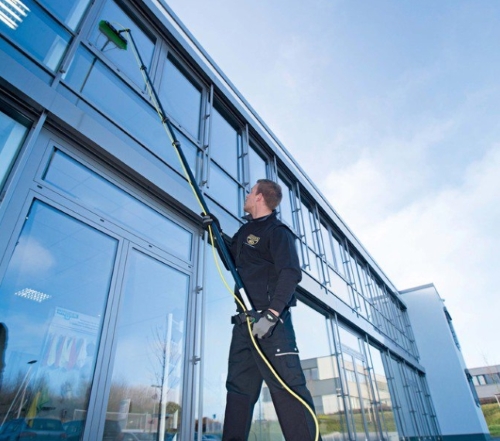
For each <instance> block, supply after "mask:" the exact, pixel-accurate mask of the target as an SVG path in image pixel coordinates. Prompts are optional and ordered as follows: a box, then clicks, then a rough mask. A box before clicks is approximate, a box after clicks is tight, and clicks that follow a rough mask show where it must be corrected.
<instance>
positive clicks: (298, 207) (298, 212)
mask: <svg viewBox="0 0 500 441" xmlns="http://www.w3.org/2000/svg"><path fill="white" fill-rule="evenodd" d="M294 185H295V192H296V195H295V198H294V200H293V202H294V205H295V208H293V207H292V211H293V212H294V213H295V217H296V219H297V231H298V233H299V242H300V254H301V256H302V262H303V264H302V269H305V268H309V269H311V262H310V261H309V253H307V242H306V235H305V231H304V230H305V228H304V219H303V218H302V216H303V213H302V201H301V199H300V186H299V184H298V183H295V184H294ZM292 191H293V190H292ZM304 248H306V250H304ZM306 256H307V263H305V262H306Z"/></svg>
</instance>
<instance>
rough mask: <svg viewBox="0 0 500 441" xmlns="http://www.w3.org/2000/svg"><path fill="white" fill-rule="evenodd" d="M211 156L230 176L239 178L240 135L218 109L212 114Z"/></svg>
mask: <svg viewBox="0 0 500 441" xmlns="http://www.w3.org/2000/svg"><path fill="white" fill-rule="evenodd" d="M211 130H212V134H211V139H210V155H211V157H212V159H213V160H215V161H217V163H218V164H219V165H220V166H221V167H222V168H223V169H224V170H225V171H226V172H227V173H229V174H230V175H232V176H233V177H235V178H237V177H238V176H237V173H238V146H239V138H240V135H239V133H238V131H237V130H236V129H235V128H234V127H233V126H232V125H231V124H230V123H229V122H228V120H227V119H225V118H224V117H223V116H222V115H221V114H220V113H219V111H218V110H217V109H215V108H214V109H213V112H212V125H211Z"/></svg>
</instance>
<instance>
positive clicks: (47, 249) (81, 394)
mask: <svg viewBox="0 0 500 441" xmlns="http://www.w3.org/2000/svg"><path fill="white" fill-rule="evenodd" d="M116 250H117V241H116V240H115V239H113V238H111V237H109V236H107V235H105V234H103V233H101V232H99V231H97V230H95V229H94V228H91V227H90V226H88V225H85V224H84V223H82V222H80V221H77V220H75V219H73V218H71V217H69V216H67V215H66V214H64V213H62V212H60V211H58V210H56V209H54V208H52V207H49V206H48V205H46V204H44V203H42V202H38V201H35V202H34V203H33V205H32V207H31V210H30V212H29V215H28V216H27V219H26V221H25V224H24V227H23V230H22V232H21V235H20V237H19V241H18V243H17V245H16V248H15V250H14V253H13V255H12V258H11V260H10V263H9V265H8V268H7V271H6V274H5V277H4V279H3V281H2V283H1V285H0V317H1V322H2V326H4V327H5V328H6V333H7V334H6V335H7V339H6V341H5V344H6V348H5V347H3V348H2V350H1V352H4V351H5V355H4V358H3V360H4V361H5V370H4V372H3V379H2V376H0V386H1V394H0V409H2V417H3V418H5V419H6V420H12V419H15V418H25V417H32V418H34V417H36V416H42V417H44V418H51V419H53V421H54V424H57V425H58V426H59V427H61V423H62V422H69V421H70V420H73V419H75V420H78V421H77V422H76V423H75V424H77V425H78V424H79V425H80V426H81V425H82V422H83V421H84V420H85V416H86V410H87V406H88V399H89V393H90V386H91V383H92V377H93V373H94V367H95V360H96V353H97V347H98V345H99V336H100V332H101V327H102V318H103V316H104V309H105V305H106V301H107V297H108V292H109V288H110V283H111V277H112V273H113V266H114V261H115V257H116ZM2 380H3V381H2ZM60 437H61V436H58V438H60ZM61 438H62V437H61Z"/></svg>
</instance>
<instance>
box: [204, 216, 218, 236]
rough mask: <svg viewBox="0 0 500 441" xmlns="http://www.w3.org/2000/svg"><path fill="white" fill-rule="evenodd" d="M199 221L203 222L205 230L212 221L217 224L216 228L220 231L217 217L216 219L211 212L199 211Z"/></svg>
mask: <svg viewBox="0 0 500 441" xmlns="http://www.w3.org/2000/svg"><path fill="white" fill-rule="evenodd" d="M201 221H202V222H203V229H204V230H205V231H208V227H209V226H210V225H212V224H213V223H215V225H216V226H217V229H218V230H219V232H221V233H222V229H221V227H220V222H219V219H217V218H216V217H215V215H213V214H212V213H208V214H205V213H201Z"/></svg>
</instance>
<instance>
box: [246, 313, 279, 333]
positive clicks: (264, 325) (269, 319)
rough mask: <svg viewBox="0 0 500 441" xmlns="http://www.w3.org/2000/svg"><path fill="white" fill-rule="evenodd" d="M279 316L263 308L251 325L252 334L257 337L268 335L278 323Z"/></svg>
mask: <svg viewBox="0 0 500 441" xmlns="http://www.w3.org/2000/svg"><path fill="white" fill-rule="evenodd" d="M278 320H279V317H277V316H276V315H275V314H274V313H272V312H271V311H270V310H269V309H267V310H265V311H264V312H263V313H262V314H260V317H259V318H258V319H256V322H255V323H254V324H253V326H252V334H253V335H254V337H257V338H267V337H270V336H271V335H272V333H273V331H274V327H275V326H276V324H277V323H278Z"/></svg>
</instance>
